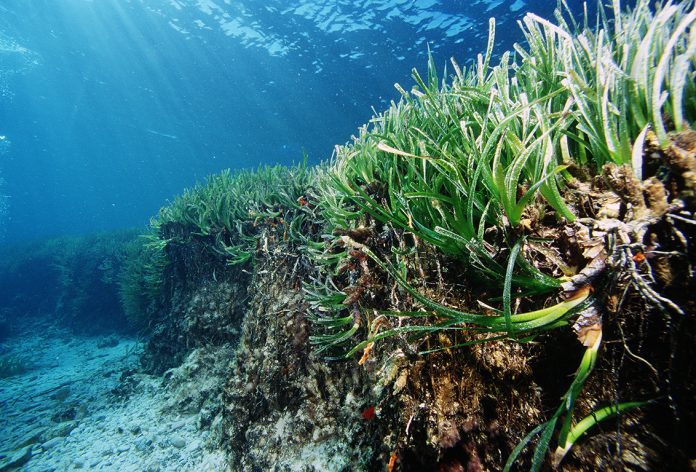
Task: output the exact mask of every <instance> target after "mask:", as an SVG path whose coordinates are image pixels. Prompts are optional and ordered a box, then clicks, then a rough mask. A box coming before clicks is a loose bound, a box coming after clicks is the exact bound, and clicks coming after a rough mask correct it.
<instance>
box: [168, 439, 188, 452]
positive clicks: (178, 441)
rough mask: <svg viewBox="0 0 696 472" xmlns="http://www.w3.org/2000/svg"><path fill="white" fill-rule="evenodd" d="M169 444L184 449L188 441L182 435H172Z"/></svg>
mask: <svg viewBox="0 0 696 472" xmlns="http://www.w3.org/2000/svg"><path fill="white" fill-rule="evenodd" d="M169 444H171V445H172V446H174V447H175V448H177V449H182V448H184V447H186V441H185V440H184V438H182V437H181V436H172V437H171V438H169Z"/></svg>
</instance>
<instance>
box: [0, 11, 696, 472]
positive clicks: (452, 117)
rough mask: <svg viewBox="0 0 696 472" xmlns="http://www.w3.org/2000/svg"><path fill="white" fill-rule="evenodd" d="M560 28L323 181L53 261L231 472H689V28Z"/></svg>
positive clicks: (276, 173) (214, 180)
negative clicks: (137, 340)
mask: <svg viewBox="0 0 696 472" xmlns="http://www.w3.org/2000/svg"><path fill="white" fill-rule="evenodd" d="M563 5H564V4H563V3H562V2H561V4H560V7H559V10H558V11H557V12H556V16H555V18H554V19H548V18H540V17H538V16H536V15H534V14H528V15H527V16H525V17H524V20H523V21H522V22H520V27H521V28H522V30H523V33H524V36H525V38H526V42H525V44H518V45H516V46H515V49H514V51H511V52H503V53H502V54H501V53H498V52H497V51H495V50H494V44H495V27H496V23H495V21H494V20H491V22H490V32H489V40H488V47H487V50H486V51H485V52H484V53H482V54H481V55H479V56H478V58H477V61H476V62H475V63H474V65H473V66H472V67H469V68H466V67H460V66H459V65H458V63H457V62H456V61H455V60H452V63H451V68H452V69H451V72H450V74H451V75H449V76H445V77H442V74H441V73H440V72H439V71H438V70H437V69H436V66H435V64H434V61H432V60H431V61H430V62H429V63H428V65H427V70H426V71H425V72H418V71H417V70H415V69H414V71H413V79H414V84H413V86H412V87H411V88H409V89H407V88H404V87H402V86H401V85H399V84H396V88H397V90H398V91H399V92H400V94H401V99H400V101H399V102H398V103H395V102H393V103H392V104H391V106H390V107H389V108H388V109H387V110H385V111H384V112H383V113H381V114H377V115H375V116H374V117H373V118H372V120H370V122H369V124H367V125H365V126H363V127H361V128H360V129H359V130H358V133H357V134H356V136H353V137H352V140H351V141H350V142H349V143H347V144H345V145H343V146H337V147H336V150H335V152H334V155H333V158H332V159H331V160H330V161H329V162H326V163H323V164H321V165H319V166H308V165H307V164H306V163H303V164H299V165H296V166H292V167H287V166H260V167H259V168H257V169H255V170H237V171H225V172H222V173H220V174H217V175H213V176H210V177H209V178H208V179H207V180H206V182H204V183H201V184H199V185H197V186H195V187H193V188H191V189H187V190H186V191H184V193H182V194H181V195H180V196H178V197H177V198H176V199H175V200H174V201H173V202H172V203H171V204H169V205H168V206H165V207H164V208H162V209H161V210H160V212H159V214H158V215H157V216H156V217H154V218H153V219H152V221H151V225H150V229H149V231H148V232H147V233H146V234H143V235H141V236H140V237H138V238H135V237H134V236H133V234H131V233H124V234H123V235H122V236H118V237H116V239H115V240H117V243H114V242H113V241H112V242H108V241H107V242H106V243H104V246H105V247H107V249H104V248H103V247H102V248H101V249H99V248H97V249H96V250H98V251H102V252H105V251H106V252H109V251H111V252H112V253H113V254H112V256H113V258H112V259H109V260H110V261H113V262H109V263H108V264H106V265H104V263H103V259H100V258H96V257H90V254H89V252H88V251H83V250H82V249H80V248H83V247H86V246H96V244H94V243H93V242H89V241H86V242H84V243H83V244H84V246H79V245H77V246H75V247H73V249H72V252H70V249H69V248H68V249H65V250H64V251H63V252H65V253H66V254H68V253H70V254H73V256H74V253H80V254H83V253H86V254H83V256H85V257H83V258H82V260H83V261H86V262H84V263H83V265H85V266H87V267H89V270H90V271H92V272H97V273H100V274H103V277H101V279H100V280H102V282H103V283H104V284H107V285H108V287H109V293H112V294H113V295H114V296H116V293H118V296H119V297H120V307H121V308H122V311H120V312H119V313H115V314H114V316H113V317H112V318H111V319H112V322H113V324H114V326H116V327H118V328H123V325H124V324H125V320H126V319H127V320H128V322H129V323H130V327H131V329H136V330H138V331H139V332H140V333H142V334H143V335H144V338H145V342H146V346H145V350H144V352H143V354H142V356H141V358H140V365H141V370H142V371H143V372H147V373H149V374H156V375H158V376H161V378H162V379H163V384H162V385H165V386H166V391H167V392H172V393H171V398H170V399H169V402H168V404H167V408H170V409H172V410H176V411H186V412H187V413H190V414H193V415H195V416H196V421H195V426H196V428H198V429H199V430H204V431H208V432H209V433H210V434H209V435H208V436H207V447H208V448H209V449H211V450H223V451H224V453H225V455H226V461H227V465H226V467H227V468H228V470H231V471H238V470H245V471H247V470H248V471H256V470H258V471H261V470H287V471H294V470H302V471H325V470H329V471H349V470H350V471H356V470H364V471H372V470H387V471H389V472H395V471H430V470H432V471H448V472H449V471H451V472H454V471H465V470H466V471H479V470H481V471H483V470H556V469H560V470H578V471H594V470H637V471H648V470H693V469H694V467H695V464H696V409H695V408H694V405H696V372H695V371H694V369H696V367H695V366H694V364H693V362H692V359H693V358H694V357H695V356H696V339H695V337H696V306H695V304H696V299H695V298H694V293H696V291H695V289H696V281H695V279H694V265H695V264H696V252H695V251H694V242H693V241H694V236H695V234H694V233H695V232H696V220H695V219H694V211H696V194H695V193H694V192H695V190H696V131H694V130H693V129H692V126H693V123H694V118H695V117H696V27H695V25H696V6H695V5H694V2H693V1H689V2H681V3H678V4H677V3H671V2H668V3H666V4H662V5H659V6H657V7H655V8H653V7H651V6H650V5H649V2H648V1H647V0H637V1H636V2H635V6H634V7H632V8H631V9H629V10H622V8H621V5H620V3H619V1H618V0H613V1H612V3H611V5H610V6H608V7H605V8H604V9H603V10H601V11H600V15H599V16H598V20H597V22H596V24H590V23H589V22H588V20H587V19H585V20H578V19H576V18H573V17H572V16H571V15H570V13H569V12H568V9H565V8H564V7H563ZM56 244H58V245H60V243H56ZM100 254H101V252H100ZM66 257H67V256H66ZM63 259H65V258H63ZM63 259H61V260H63ZM74 259H75V260H77V258H76V257H75V258H74ZM71 260H72V259H71ZM60 267H64V268H65V269H64V270H63V272H61V273H62V274H63V278H64V279H65V280H69V281H70V283H73V281H74V279H75V278H77V276H76V274H78V273H79V272H80V271H81V270H82V269H80V268H79V267H78V268H77V269H75V267H77V266H75V265H74V264H73V265H71V264H67V263H65V264H63V265H62V266H60ZM71 267H72V268H71ZM68 285H70V284H68ZM70 286H71V287H72V285H70ZM75 286H76V287H78V288H79V290H80V292H79V293H80V294H82V296H81V297H72V298H74V299H75V300H77V301H79V303H84V304H87V303H92V302H94V303H97V301H102V302H103V301H104V300H94V299H93V298H90V296H89V295H88V294H89V292H90V289H89V287H86V286H82V285H79V284H77V285H75ZM95 290H96V289H95ZM103 290H104V289H103V287H102V288H100V289H99V291H102V292H103ZM57 296H58V295H57ZM65 297H67V298H66V300H67V299H68V298H71V297H69V296H68V295H65ZM44 302H45V303H53V304H55V303H56V301H55V300H53V299H51V300H48V301H46V300H44ZM111 302H114V303H115V301H114V300H111V299H110V300H109V303H111ZM75 303H77V302H75ZM112 304H113V303H112ZM61 306H62V305H61ZM37 310H38V308H37ZM61 313H64V314H65V315H64V318H65V319H66V320H67V324H69V325H70V324H75V325H85V326H89V325H90V319H83V318H81V317H80V316H78V314H79V313H81V310H80V308H79V307H77V306H72V305H71V306H68V307H67V308H66V309H65V310H63V311H62V312H61ZM0 334H2V333H0ZM135 378H137V374H136V373H135V372H134V371H128V372H124V373H123V375H121V377H120V380H119V382H120V387H116V388H115V389H114V391H117V392H118V394H119V395H120V398H127V397H128V396H129V395H133V391H134V390H133V388H132V385H131V384H132V383H133V382H134V381H135V380H134V379H135ZM192 427H193V426H192ZM134 434H135V433H134ZM177 447H178V446H177ZM182 447H183V446H182Z"/></svg>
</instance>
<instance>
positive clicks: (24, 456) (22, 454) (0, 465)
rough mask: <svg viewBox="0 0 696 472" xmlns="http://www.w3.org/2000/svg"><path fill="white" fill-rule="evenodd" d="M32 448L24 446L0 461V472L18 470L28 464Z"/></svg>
mask: <svg viewBox="0 0 696 472" xmlns="http://www.w3.org/2000/svg"><path fill="white" fill-rule="evenodd" d="M31 453H32V446H26V447H23V448H21V449H17V450H16V451H12V452H10V453H9V455H8V456H7V457H5V458H3V459H2V460H0V472H5V471H9V470H13V469H16V468H19V467H21V466H23V465H24V464H26V463H27V462H29V459H31Z"/></svg>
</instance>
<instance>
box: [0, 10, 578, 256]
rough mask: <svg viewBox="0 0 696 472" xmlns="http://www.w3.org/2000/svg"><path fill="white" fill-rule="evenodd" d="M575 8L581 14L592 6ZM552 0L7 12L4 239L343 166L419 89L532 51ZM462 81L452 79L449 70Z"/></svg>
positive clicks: (133, 217) (108, 224)
mask: <svg viewBox="0 0 696 472" xmlns="http://www.w3.org/2000/svg"><path fill="white" fill-rule="evenodd" d="M573 3H575V2H573ZM578 3H579V2H578ZM555 6H556V1H555V0H543V1H540V0H535V1H531V0H530V1H527V0H506V1H503V0H478V1H473V2H471V1H457V0H454V1H444V0H443V1H438V0H390V1H369V0H362V1H331V2H311V1H307V0H293V1H285V0H283V1H280V0H277V1H263V2H261V1H253V0H245V1H234V2H233V1H229V0H169V1H155V0H99V1H97V0H57V1H47V0H46V1H31V2H27V1H26V0H4V1H3V2H2V5H0V91H1V93H0V135H2V136H3V137H4V140H6V142H7V143H9V142H11V143H12V145H11V146H10V147H7V149H6V152H0V176H2V178H4V183H2V184H0V224H2V225H3V231H2V232H3V233H5V235H6V236H5V239H6V241H8V242H11V241H22V240H28V239H36V238H39V237H43V236H48V235H58V234H66V233H73V234H75V233H85V232H90V231H96V230H104V229H110V228H121V227H132V226H139V227H143V226H145V225H146V224H147V221H148V219H149V217H150V216H152V215H154V214H156V212H157V209H158V208H160V207H161V206H163V205H164V204H166V203H167V200H168V199H172V198H173V197H174V195H176V194H178V193H180V191H181V189H182V188H184V187H191V186H192V185H194V184H195V183H196V182H198V181H202V180H203V179H204V178H205V177H206V176H207V175H209V174H213V173H216V172H218V171H220V170H221V169H225V168H249V167H256V166H258V165H262V164H276V163H280V164H289V163H291V162H299V161H301V160H302V159H303V154H304V153H306V154H307V156H308V160H309V162H310V163H317V162H319V161H321V160H326V159H329V158H330V157H331V154H332V151H333V148H334V146H335V145H336V144H343V143H345V142H347V141H349V140H350V137H351V135H352V134H354V133H355V132H356V129H357V128H358V126H360V125H361V124H363V123H365V122H366V121H368V120H369V118H370V117H371V116H372V113H373V107H374V109H376V110H380V109H384V108H386V106H387V105H388V103H389V102H390V101H391V100H398V99H399V97H400V95H399V93H398V92H397V91H396V90H395V89H394V83H395V82H398V83H400V84H401V85H402V86H403V87H404V88H406V89H409V88H410V87H411V84H412V83H413V80H412V79H411V77H410V73H411V68H412V67H413V66H414V65H415V66H417V68H418V69H420V70H423V69H425V67H426V62H427V61H426V58H427V54H428V50H430V51H431V52H432V54H433V55H434V57H435V61H436V64H437V65H438V67H439V68H440V70H441V71H442V70H444V69H445V67H446V65H447V64H448V61H449V58H450V57H455V58H456V59H457V61H458V62H459V63H460V64H462V65H465V64H467V63H469V62H471V61H473V60H475V56H476V54H477V53H479V52H482V51H484V50H485V46H486V40H487V35H488V20H489V18H490V17H495V18H496V22H497V32H496V43H497V44H496V50H497V51H502V50H506V49H510V48H511V47H512V44H513V42H514V41H518V40H521V34H520V31H519V28H518V27H517V25H516V20H518V19H519V18H521V17H522V15H523V14H525V13H526V12H527V11H533V12H536V13H538V14H540V15H543V16H547V17H550V16H551V14H552V11H553V8H554V7H555ZM447 70H448V71H450V70H451V67H450V68H449V69H447Z"/></svg>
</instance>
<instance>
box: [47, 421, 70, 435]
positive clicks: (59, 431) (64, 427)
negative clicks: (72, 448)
mask: <svg viewBox="0 0 696 472" xmlns="http://www.w3.org/2000/svg"><path fill="white" fill-rule="evenodd" d="M77 424H78V423H77V421H64V422H62V423H60V424H59V425H58V426H56V427H54V428H51V429H50V430H48V432H46V434H45V435H44V439H52V438H64V437H66V436H68V435H69V434H70V432H71V431H72V430H73V429H75V428H77Z"/></svg>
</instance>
